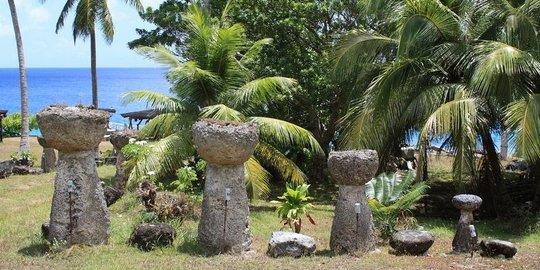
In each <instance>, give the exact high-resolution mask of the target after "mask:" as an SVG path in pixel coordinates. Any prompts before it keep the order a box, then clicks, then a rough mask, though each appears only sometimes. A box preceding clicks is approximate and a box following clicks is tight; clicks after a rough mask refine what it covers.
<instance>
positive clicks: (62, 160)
mask: <svg viewBox="0 0 540 270" xmlns="http://www.w3.org/2000/svg"><path fill="white" fill-rule="evenodd" d="M37 120H38V124H39V128H40V130H41V133H42V135H43V137H44V138H45V141H46V142H47V144H48V145H49V146H50V147H52V148H55V149H57V150H58V163H57V166H56V177H55V180H54V195H53V201H52V209H51V215H50V223H49V224H50V225H49V226H50V227H49V240H50V241H59V242H61V243H66V244H67V245H73V244H84V245H96V244H106V243H108V240H109V234H110V220H109V211H108V209H107V206H106V205H105V199H104V197H103V190H102V187H101V183H100V179H99V177H98V175H97V170H96V161H95V159H94V157H95V153H94V149H96V147H98V145H99V143H100V142H101V140H102V139H103V135H105V132H106V129H107V123H108V121H109V113H107V112H105V111H100V110H92V109H86V108H79V107H48V108H45V109H44V110H42V111H41V112H39V113H38V114H37Z"/></svg>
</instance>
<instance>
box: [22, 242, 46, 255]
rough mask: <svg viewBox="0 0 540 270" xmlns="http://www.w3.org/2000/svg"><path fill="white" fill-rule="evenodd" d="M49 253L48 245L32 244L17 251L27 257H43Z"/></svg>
mask: <svg viewBox="0 0 540 270" xmlns="http://www.w3.org/2000/svg"><path fill="white" fill-rule="evenodd" d="M48 252H49V245H47V244H46V243H33V244H31V245H29V246H27V247H24V248H21V249H19V251H17V253H19V254H21V255H23V256H28V257H43V256H45V255H47V253H48Z"/></svg>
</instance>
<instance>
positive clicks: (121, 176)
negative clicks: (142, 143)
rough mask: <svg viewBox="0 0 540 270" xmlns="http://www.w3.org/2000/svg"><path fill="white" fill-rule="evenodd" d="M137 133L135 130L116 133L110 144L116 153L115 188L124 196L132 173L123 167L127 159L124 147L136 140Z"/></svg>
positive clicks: (113, 134)
mask: <svg viewBox="0 0 540 270" xmlns="http://www.w3.org/2000/svg"><path fill="white" fill-rule="evenodd" d="M136 137H137V132H136V131H135V130H131V129H127V130H123V131H115V132H113V133H112V134H111V137H110V142H111V144H112V145H113V147H114V151H115V152H116V173H115V175H114V188H115V189H116V190H117V191H118V192H120V193H121V194H124V192H125V189H126V184H127V180H128V178H129V174H130V173H131V171H126V170H125V169H124V167H123V166H122V163H124V161H125V158H124V154H122V151H121V150H122V147H124V146H126V145H127V144H128V143H129V139H131V138H136Z"/></svg>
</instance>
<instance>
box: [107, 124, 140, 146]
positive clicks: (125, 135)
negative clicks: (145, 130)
mask: <svg viewBox="0 0 540 270" xmlns="http://www.w3.org/2000/svg"><path fill="white" fill-rule="evenodd" d="M136 137H137V131H136V130H132V129H126V130H122V131H115V132H113V133H111V137H110V139H109V140H110V142H111V144H112V145H113V146H114V148H115V149H116V150H118V151H119V150H121V149H122V147H124V146H126V145H127V144H128V143H129V139H131V138H136Z"/></svg>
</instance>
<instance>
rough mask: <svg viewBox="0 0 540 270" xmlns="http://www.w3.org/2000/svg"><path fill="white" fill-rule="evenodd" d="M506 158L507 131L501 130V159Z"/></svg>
mask: <svg viewBox="0 0 540 270" xmlns="http://www.w3.org/2000/svg"><path fill="white" fill-rule="evenodd" d="M507 157H508V131H506V130H503V132H502V134H501V159H506V158H507Z"/></svg>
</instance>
